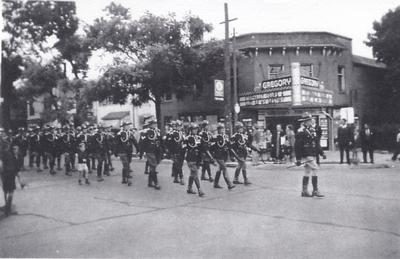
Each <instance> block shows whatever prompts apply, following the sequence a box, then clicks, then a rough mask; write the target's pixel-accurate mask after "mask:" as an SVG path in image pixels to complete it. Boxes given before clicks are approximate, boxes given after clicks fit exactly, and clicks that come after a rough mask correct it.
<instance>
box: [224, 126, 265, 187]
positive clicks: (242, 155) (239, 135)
mask: <svg viewBox="0 0 400 259" xmlns="http://www.w3.org/2000/svg"><path fill="white" fill-rule="evenodd" d="M235 128H236V133H235V134H233V135H232V137H231V145H232V149H233V151H234V152H235V153H236V159H237V162H238V166H237V167H236V170H235V178H234V179H233V183H234V184H242V182H240V181H239V175H240V172H241V171H242V173H243V180H244V184H245V185H249V184H251V182H250V181H249V179H248V178H247V170H246V158H247V147H250V148H252V149H253V150H254V151H255V152H257V151H258V152H259V150H257V149H256V148H255V147H253V146H252V145H251V143H249V142H248V139H247V135H246V134H245V133H244V128H243V123H241V122H237V123H236V125H235Z"/></svg>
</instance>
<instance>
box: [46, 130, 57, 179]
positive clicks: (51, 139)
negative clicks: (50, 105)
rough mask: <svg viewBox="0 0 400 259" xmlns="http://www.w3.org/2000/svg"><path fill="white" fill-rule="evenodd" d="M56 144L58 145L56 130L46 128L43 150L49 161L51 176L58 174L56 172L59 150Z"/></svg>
mask: <svg viewBox="0 0 400 259" xmlns="http://www.w3.org/2000/svg"><path fill="white" fill-rule="evenodd" d="M56 143H57V135H56V134H55V132H54V128H53V127H51V126H46V127H45V133H44V137H43V149H44V152H45V156H46V157H47V160H48V161H49V165H50V174H51V175H54V174H55V173H56V171H55V170H54V165H55V156H56V148H57V147H56Z"/></svg>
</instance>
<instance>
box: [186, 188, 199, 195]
mask: <svg viewBox="0 0 400 259" xmlns="http://www.w3.org/2000/svg"><path fill="white" fill-rule="evenodd" d="M186 192H187V193H189V194H197V193H196V192H195V191H193V189H188V190H187V191H186Z"/></svg>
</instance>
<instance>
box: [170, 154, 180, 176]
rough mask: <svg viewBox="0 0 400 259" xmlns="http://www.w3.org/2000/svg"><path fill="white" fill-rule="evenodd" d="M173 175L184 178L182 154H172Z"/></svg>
mask: <svg viewBox="0 0 400 259" xmlns="http://www.w3.org/2000/svg"><path fill="white" fill-rule="evenodd" d="M172 161H173V163H172V175H173V177H175V178H176V179H178V177H179V178H180V179H183V170H182V167H183V156H182V155H181V154H172Z"/></svg>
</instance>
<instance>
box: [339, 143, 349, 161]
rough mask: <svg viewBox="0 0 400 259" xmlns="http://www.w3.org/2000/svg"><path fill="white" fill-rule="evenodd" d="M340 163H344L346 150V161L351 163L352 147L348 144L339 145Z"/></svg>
mask: <svg viewBox="0 0 400 259" xmlns="http://www.w3.org/2000/svg"><path fill="white" fill-rule="evenodd" d="M339 152H340V163H343V156H344V152H346V162H347V163H348V164H350V149H349V147H348V146H346V145H339Z"/></svg>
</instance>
